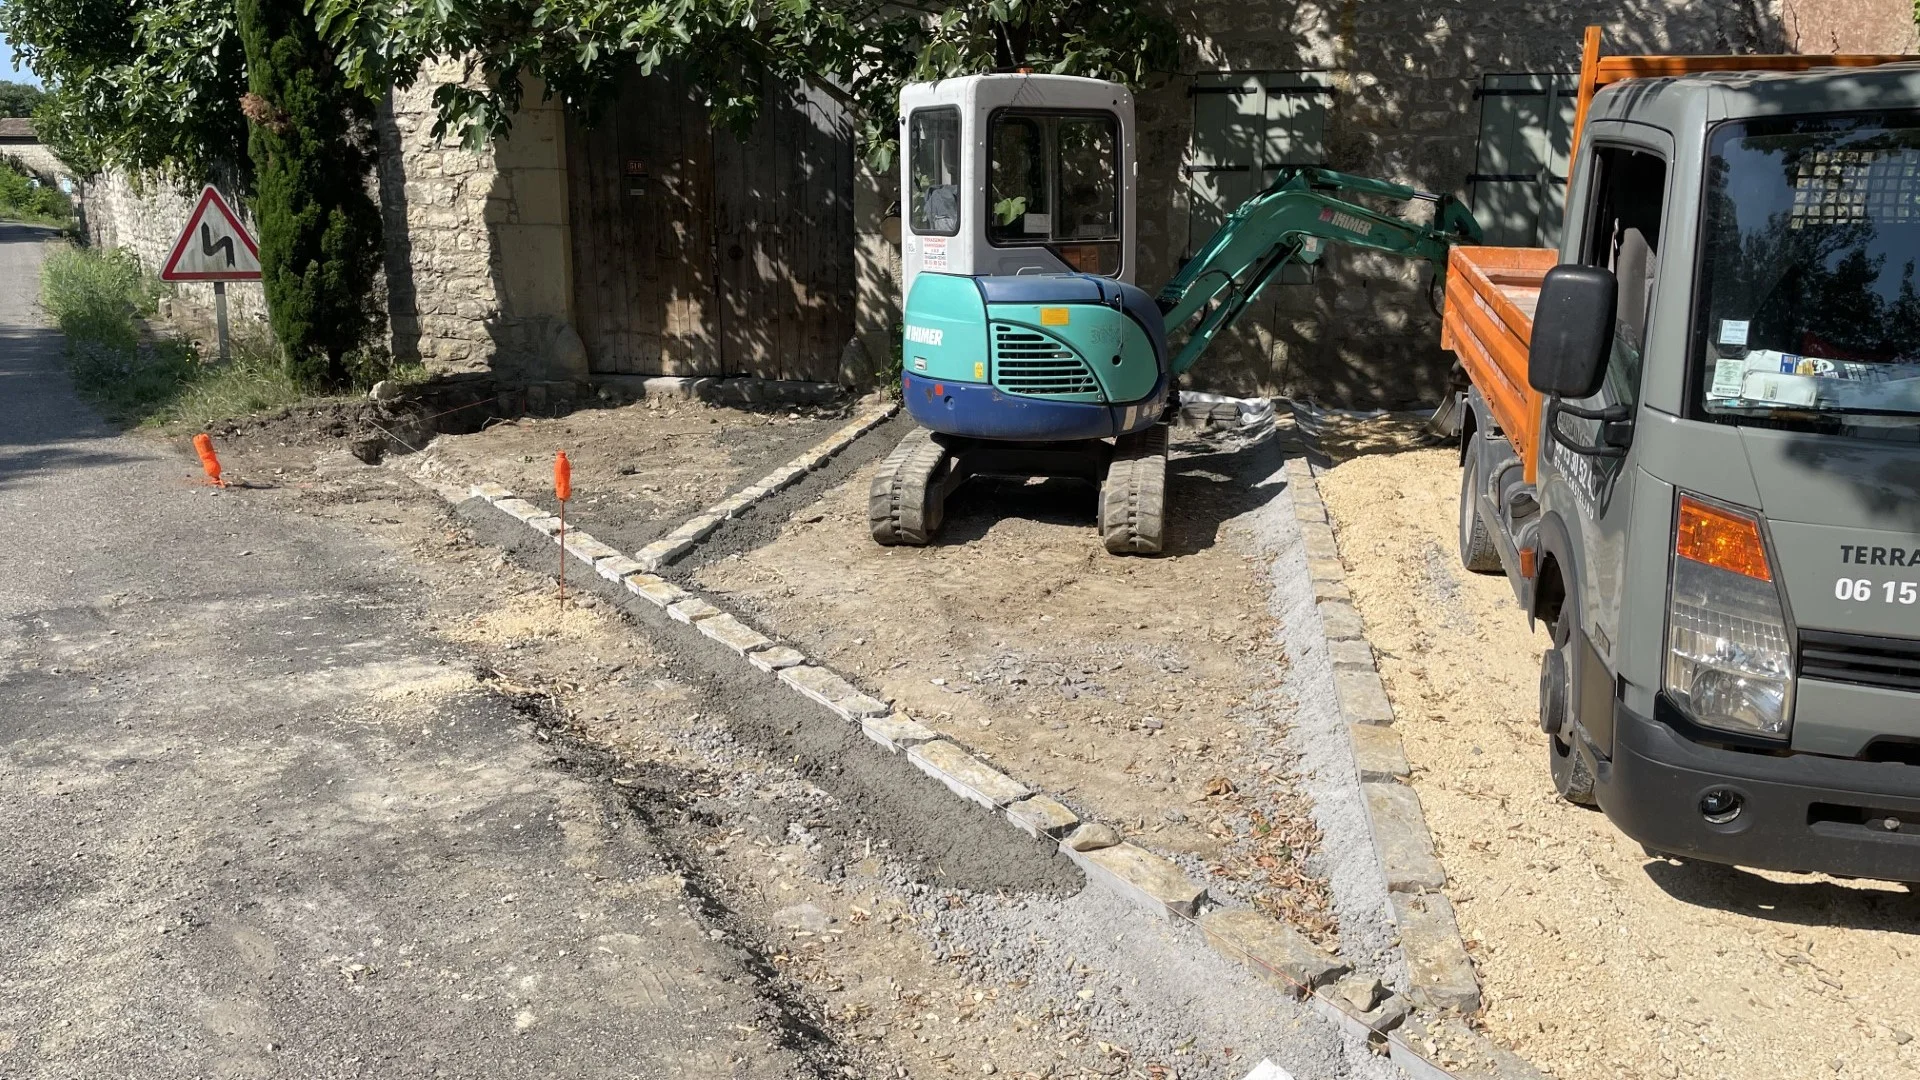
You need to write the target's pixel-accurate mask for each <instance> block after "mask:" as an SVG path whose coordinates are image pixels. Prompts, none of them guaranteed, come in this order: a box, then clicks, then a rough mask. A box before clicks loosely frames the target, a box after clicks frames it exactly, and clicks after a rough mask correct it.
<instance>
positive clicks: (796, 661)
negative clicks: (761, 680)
mask: <svg viewBox="0 0 1920 1080" xmlns="http://www.w3.org/2000/svg"><path fill="white" fill-rule="evenodd" d="M806 662H807V656H806V654H805V653H803V652H801V651H800V650H799V649H793V648H788V647H787V646H785V645H775V646H773V647H772V648H767V649H761V650H760V651H759V652H751V653H748V654H747V663H749V664H752V665H753V666H754V667H757V668H759V669H760V670H761V671H765V672H769V673H771V672H775V671H779V670H781V669H783V668H790V667H799V666H800V665H801V664H804V663H806Z"/></svg>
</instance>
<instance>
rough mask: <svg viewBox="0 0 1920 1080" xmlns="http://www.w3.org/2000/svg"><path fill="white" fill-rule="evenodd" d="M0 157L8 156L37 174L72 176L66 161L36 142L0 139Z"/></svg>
mask: <svg viewBox="0 0 1920 1080" xmlns="http://www.w3.org/2000/svg"><path fill="white" fill-rule="evenodd" d="M0 157H4V158H10V159H12V160H13V161H14V162H15V163H16V164H18V165H19V166H20V167H21V168H23V169H25V170H27V171H28V172H30V173H34V174H36V175H39V176H52V177H61V176H72V175H73V173H72V172H71V171H70V170H69V169H68V168H67V165H66V162H63V161H61V160H60V159H59V158H57V157H55V156H53V151H52V150H49V149H47V148H46V146H45V145H43V144H41V143H37V142H26V141H15V140H12V139H7V140H0Z"/></svg>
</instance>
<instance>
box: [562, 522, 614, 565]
mask: <svg viewBox="0 0 1920 1080" xmlns="http://www.w3.org/2000/svg"><path fill="white" fill-rule="evenodd" d="M566 548H567V554H569V555H572V556H573V557H574V558H576V559H579V560H580V561H582V562H584V563H586V564H587V565H589V566H591V565H594V564H595V563H598V562H599V561H600V560H601V559H619V558H624V557H625V556H623V555H621V554H620V549H619V548H617V547H613V546H611V545H609V544H603V543H601V542H600V541H598V540H595V539H594V538H593V536H592V534H590V533H584V532H576V531H574V530H573V529H568V530H567V542H566Z"/></svg>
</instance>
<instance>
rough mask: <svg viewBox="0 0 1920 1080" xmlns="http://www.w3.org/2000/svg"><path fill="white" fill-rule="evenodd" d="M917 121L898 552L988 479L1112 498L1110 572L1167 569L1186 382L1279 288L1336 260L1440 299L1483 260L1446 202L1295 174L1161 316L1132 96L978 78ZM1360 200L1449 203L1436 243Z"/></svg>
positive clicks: (1392, 187)
mask: <svg viewBox="0 0 1920 1080" xmlns="http://www.w3.org/2000/svg"><path fill="white" fill-rule="evenodd" d="M900 106H901V118H900V145H901V148H902V153H903V160H902V162H901V170H900V175H901V188H902V192H901V207H902V211H903V213H902V222H901V224H902V229H901V233H902V245H901V255H902V262H903V270H904V274H905V278H906V281H905V286H906V297H907V299H906V306H905V313H904V323H905V325H904V328H903V333H902V339H903V343H902V356H901V376H900V378H901V394H902V397H903V399H904V401H905V404H906V408H907V411H908V413H909V414H910V415H911V416H912V417H913V419H914V420H915V421H916V422H917V423H918V424H919V425H920V426H919V428H917V429H916V430H915V431H913V432H912V433H911V434H909V435H908V436H907V437H906V438H905V439H903V440H902V441H901V442H900V444H899V445H898V446H897V447H896V448H895V449H894V450H893V451H892V452H891V453H890V454H888V456H887V457H886V458H885V459H884V460H883V461H882V462H881V464H880V466H879V467H878V469H877V470H876V471H875V473H874V476H873V482H872V487H871V489H870V493H869V499H868V518H869V521H870V524H871V526H872V532H873V538H874V539H875V540H876V541H878V542H879V543H882V544H926V543H928V542H929V541H931V540H932V539H933V537H934V536H935V535H936V534H937V533H938V532H939V530H940V524H941V519H942V516H943V508H944V506H945V502H946V499H947V497H948V496H949V495H951V494H952V493H953V492H954V491H955V490H956V489H957V488H958V487H959V486H960V485H962V484H964V483H966V482H967V480H969V479H971V478H973V477H975V476H1012V477H1032V476H1046V477H1075V478H1079V479H1083V480H1086V481H1088V482H1090V483H1092V484H1094V485H1096V486H1097V487H1098V488H1099V492H1100V497H1099V510H1098V524H1099V530H1100V535H1101V538H1102V540H1103V541H1104V544H1105V546H1106V549H1107V550H1108V551H1110V552H1113V553H1115V554H1153V553H1156V552H1158V551H1159V550H1160V547H1161V540H1162V535H1163V532H1164V529H1165V501H1166V476H1167V422H1168V419H1169V417H1170V416H1172V415H1173V413H1174V411H1175V408H1176V406H1177V403H1178V394H1177V391H1176V390H1175V388H1174V380H1175V379H1176V378H1177V377H1178V376H1180V375H1182V374H1184V373H1185V372H1187V371H1188V370H1189V369H1191V368H1192V367H1193V366H1194V365H1195V364H1196V363H1197V362H1198V361H1199V360H1200V357H1201V355H1202V354H1204V353H1205V352H1206V350H1207V347H1208V346H1209V345H1210V344H1212V343H1213V341H1214V340H1215V339H1216V338H1217V337H1218V335H1219V334H1220V333H1221V332H1222V331H1224V330H1225V329H1226V328H1227V327H1229V326H1231V325H1232V324H1233V322H1234V320H1236V319H1237V318H1239V317H1240V315H1241V314H1242V313H1243V312H1245V311H1246V310H1247V307H1248V305H1250V304H1251V303H1252V302H1253V301H1254V299H1255V298H1256V297H1258V296H1259V295H1260V292H1261V290H1262V289H1264V288H1265V287H1266V286H1267V285H1268V284H1269V283H1271V282H1272V281H1273V280H1274V279H1275V278H1276V277H1278V276H1279V275H1280V274H1281V273H1282V271H1284V270H1285V269H1286V268H1287V267H1289V266H1295V265H1300V266H1306V265H1312V264H1315V263H1317V262H1319V261H1320V258H1321V256H1322V255H1323V253H1324V252H1325V251H1326V249H1327V246H1328V245H1329V244H1334V243H1338V244H1345V245H1348V246H1350V247H1357V248H1367V249H1371V250H1374V251H1381V252H1387V253H1391V254H1395V255H1402V256H1406V257H1409V258H1416V259H1424V260H1427V261H1428V262H1430V263H1432V264H1433V266H1434V271H1433V273H1434V275H1435V284H1436V286H1438V285H1441V284H1443V282H1442V279H1441V275H1443V274H1444V272H1445V267H1446V261H1447V252H1448V250H1449V249H1450V248H1451V247H1452V246H1453V245H1454V244H1459V243H1469V244H1471V243H1478V242H1479V240H1480V227H1479V225H1478V224H1477V223H1476V222H1475V221H1474V219H1473V215H1472V213H1470V212H1469V211H1468V210H1467V208H1466V207H1465V206H1464V205H1462V204H1461V203H1460V202H1459V201H1458V200H1456V199H1455V198H1453V197H1452V196H1451V195H1444V194H1434V193H1430V192H1423V191H1418V190H1415V189H1413V188H1410V187H1406V186H1403V185H1400V184H1393V183H1387V182H1384V181H1379V180H1369V179H1365V178H1362V177H1357V176H1348V175H1346V174H1344V173H1339V172H1334V171H1332V170H1329V169H1321V168H1312V167H1298V166H1283V167H1280V168H1278V169H1277V170H1273V172H1274V175H1273V178H1272V180H1271V181H1270V182H1268V183H1267V184H1266V186H1265V187H1264V188H1263V189H1262V190H1261V191H1259V192H1258V193H1257V194H1255V195H1254V196H1253V197H1252V198H1250V199H1248V200H1247V201H1246V202H1245V203H1243V204H1242V205H1240V206H1239V207H1238V208H1237V209H1235V210H1234V211H1233V212H1232V213H1231V214H1229V215H1228V216H1227V218H1226V220H1225V222H1224V223H1223V224H1222V225H1221V226H1220V228H1219V229H1218V231H1216V232H1215V233H1214V234H1213V236H1212V237H1211V238H1210V239H1209V240H1208V241H1207V242H1206V243H1205V244H1204V245H1202V246H1201V247H1200V248H1199V250H1198V251H1197V253H1196V254H1195V255H1194V257H1193V258H1192V259H1190V260H1189V261H1188V262H1187V263H1186V265H1185V266H1184V267H1183V268H1182V269H1181V270H1180V272H1179V273H1178V274H1177V275H1175V277H1174V278H1173V280H1171V281H1169V282H1168V283H1167V284H1166V286H1165V287H1163V288H1162V289H1161V290H1160V293H1159V295H1158V296H1150V295H1149V294H1148V293H1147V292H1146V291H1144V290H1142V289H1140V288H1139V287H1137V286H1135V285H1134V284H1133V279H1134V276H1135V271H1136V269H1137V267H1138V259H1137V255H1136V253H1135V250H1134V239H1135V236H1136V221H1135V206H1134V204H1135V187H1136V176H1135V172H1136V168H1135V133H1134V112H1133V98H1132V96H1131V95H1130V94H1129V93H1128V91H1127V90H1126V88H1125V87H1122V86H1119V85H1117V84H1114V83H1109V82H1104V81H1101V80H1098V79H1084V78H1077V77H1073V76H1062V75H1035V74H993V75H973V76H967V77H964V78H955V79H945V80H942V81H940V82H934V83H920V84H915V85H912V86H909V87H907V88H906V89H904V90H903V91H902V92H901V95H900ZM1354 196H1371V197H1377V198H1380V199H1384V200H1392V201H1396V202H1406V201H1409V200H1421V201H1425V202H1429V203H1432V204H1434V208H1433V213H1432V219H1431V224H1424V225H1423V224H1417V223H1414V222H1411V221H1406V220H1403V219H1401V218H1397V217H1394V216H1391V215H1389V214H1384V213H1381V212H1379V211H1377V210H1374V209H1371V208H1369V207H1366V206H1362V205H1360V204H1358V203H1356V202H1354V201H1352V199H1353V197H1354ZM1170 332H1172V333H1177V334H1181V335H1183V336H1182V337H1181V339H1180V340H1179V343H1178V347H1177V348H1176V347H1175V346H1174V345H1173V344H1172V343H1170V342H1169V333H1170Z"/></svg>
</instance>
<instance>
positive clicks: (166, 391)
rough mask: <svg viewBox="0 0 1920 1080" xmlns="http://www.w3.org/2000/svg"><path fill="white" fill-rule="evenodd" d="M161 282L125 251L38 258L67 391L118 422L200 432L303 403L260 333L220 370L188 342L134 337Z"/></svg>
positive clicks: (242, 340)
mask: <svg viewBox="0 0 1920 1080" xmlns="http://www.w3.org/2000/svg"><path fill="white" fill-rule="evenodd" d="M164 291H165V286H164V285H162V284H161V283H160V282H159V281H158V280H156V279H155V278H154V277H153V276H152V275H150V274H148V273H146V271H145V270H144V269H142V268H141V266H140V263H139V261H138V260H137V259H135V258H134V257H133V254H132V253H131V252H128V251H125V250H121V249H114V250H110V251H100V250H97V249H94V248H79V247H67V248H64V249H62V250H60V251H56V252H54V253H53V254H51V255H49V256H48V257H47V261H46V263H45V264H44V265H43V266H42V268H41V274H40V303H41V306H42V307H44V308H46V310H47V313H48V314H49V315H51V316H53V319H54V321H55V322H56V323H58V324H59V326H60V330H61V332H62V333H64V334H65V335H66V338H67V362H68V365H69V366H70V368H71V369H72V372H73V381H74V385H75V386H76V387H77V388H78V389H79V391H80V393H81V394H82V395H83V396H85V397H86V398H87V399H88V400H90V401H92V402H93V403H94V405H95V406H97V407H98V408H99V409H100V411H101V412H102V413H104V414H105V415H106V417H107V419H109V420H111V421H113V422H114V423H117V424H124V425H129V426H132V425H141V424H146V425H158V424H167V423H175V422H186V423H190V424H193V425H195V426H204V425H207V424H211V423H213V422H215V421H218V420H224V419H227V418H229V417H234V416H242V415H245V414H247V413H252V412H259V411H262V410H265V409H276V408H280V407H283V406H286V405H291V404H293V403H294V402H297V401H300V400H303V399H304V398H306V397H308V395H307V394H305V393H303V392H302V391H301V389H300V387H299V386H298V385H297V384H296V383H295V382H294V381H293V379H292V378H291V377H290V376H289V375H288V374H287V371H286V367H285V365H283V364H282V363H281V362H280V358H279V355H278V350H277V349H276V348H275V347H274V346H273V343H272V341H271V340H267V339H265V338H264V336H262V335H249V334H242V335H240V336H239V337H238V338H236V339H235V340H234V342H233V352H234V358H233V360H232V362H230V363H228V364H225V365H211V364H207V363H205V362H203V360H202V358H201V356H200V354H199V351H198V350H197V349H195V348H194V347H193V345H192V343H191V342H186V341H181V340H178V339H174V338H160V339H157V340H142V336H141V333H140V324H139V322H138V321H137V320H138V319H140V318H143V317H145V316H149V315H151V314H153V310H154V307H155V305H156V304H157V303H158V301H159V298H160V296H161V295H162V294H163V293H164Z"/></svg>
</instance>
